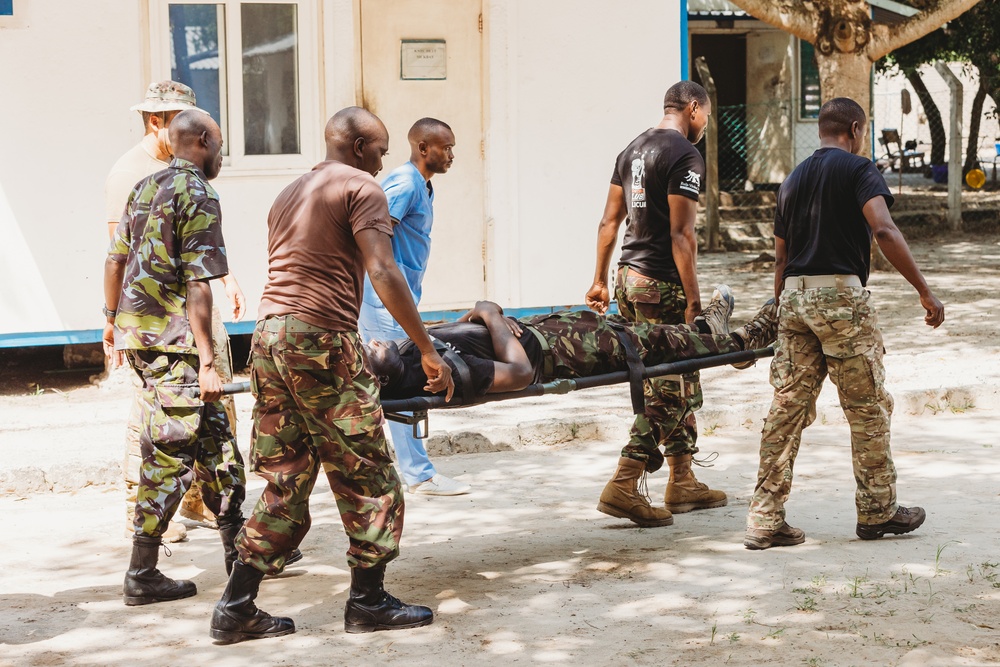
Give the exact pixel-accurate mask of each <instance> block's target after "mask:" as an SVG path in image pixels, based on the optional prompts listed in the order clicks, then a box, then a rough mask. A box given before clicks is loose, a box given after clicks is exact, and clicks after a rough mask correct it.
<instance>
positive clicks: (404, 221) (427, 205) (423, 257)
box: [358, 118, 472, 496]
mask: <svg viewBox="0 0 1000 667" xmlns="http://www.w3.org/2000/svg"><path fill="white" fill-rule="evenodd" d="M406 138H407V139H408V140H409V142H410V161H409V162H407V163H406V164H404V165H402V166H401V167H399V168H397V169H394V170H393V171H392V172H391V173H390V174H389V175H388V176H386V178H385V180H384V181H382V189H383V190H385V196H386V198H387V199H388V200H389V214H390V215H391V216H392V222H393V225H394V229H393V237H392V254H393V257H394V258H395V260H396V264H397V265H398V266H399V270H400V271H402V273H403V277H404V278H406V283H407V285H409V287H410V294H411V295H412V296H413V302H414V303H415V304H417V305H420V297H421V295H422V283H423V280H424V274H425V273H426V272H427V260H428V258H429V257H430V253H431V227H432V225H433V224H434V188H433V186H432V185H431V177H432V176H434V174H443V173H445V172H446V171H448V168H449V167H451V163H452V161H454V159H455V155H454V153H453V152H452V148H453V147H454V146H455V134H454V133H453V132H452V131H451V128H450V127H448V125H447V124H446V123H444V122H442V121H440V120H436V119H434V118H421V119H420V120H418V121H417V122H416V123H414V124H413V127H411V128H410V131H409V133H408V134H407V135H406ZM358 326H359V328H360V330H361V337H362V338H363V339H364V342H365V343H368V342H369V341H371V340H373V339H374V340H395V339H397V338H405V337H406V334H405V333H404V332H403V330H402V328H400V326H399V324H397V323H396V321H395V320H394V319H393V318H392V315H390V314H389V311H388V310H386V308H385V306H384V305H383V304H382V301H381V300H379V298H378V295H377V294H375V290H374V289H373V288H372V284H371V281H370V280H369V279H368V277H367V276H366V277H365V291H364V298H363V301H362V304H361V314H360V316H359V318H358ZM389 433H390V434H391V435H392V444H393V446H394V447H395V449H396V459H397V460H398V462H399V468H400V471H401V472H402V475H403V481H404V482H405V483H406V487H407V489H409V491H410V493H418V494H422V495H429V496H457V495H461V494H463V493H468V492H469V491H470V490H471V488H472V487H470V486H469V485H468V484H465V483H464V482H459V481H457V480H454V479H451V478H449V477H446V476H444V475H442V474H440V473H439V472H437V470H435V468H434V464H433V463H431V460H430V458H429V457H428V456H427V450H426V449H425V448H424V444H423V442H421V441H420V440H419V439H417V438H414V437H413V431H412V429H411V427H410V426H409V425H407V424H399V423H396V422H389Z"/></svg>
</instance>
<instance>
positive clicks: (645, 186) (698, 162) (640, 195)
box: [611, 128, 705, 283]
mask: <svg viewBox="0 0 1000 667" xmlns="http://www.w3.org/2000/svg"><path fill="white" fill-rule="evenodd" d="M704 178H705V160H704V159H702V157H701V154H700V153H699V152H698V150H697V149H696V148H695V147H694V146H693V145H692V144H691V142H690V141H688V140H687V137H685V136H684V135H683V134H681V133H680V132H677V131H676V130H660V129H657V128H652V129H649V130H646V131H645V132H643V133H642V134H640V135H639V136H638V137H636V138H635V140H634V141H633V142H632V143H630V144H629V145H628V148H626V149H625V150H623V151H622V152H621V154H620V155H619V156H618V159H617V160H616V161H615V171H614V174H612V176H611V183H612V185H620V186H622V189H623V190H624V191H625V204H626V206H627V207H628V220H627V222H626V223H625V225H626V226H625V241H624V242H623V243H622V256H621V261H620V262H619V266H630V267H632V268H633V269H635V270H636V271H638V272H639V273H641V274H643V275H645V276H649V277H650V278H656V279H657V280H663V281H667V282H672V283H680V275H679V274H678V273H677V266H676V265H675V264H674V255H673V252H672V248H671V243H670V206H669V205H668V204H667V195H684V196H685V197H688V198H690V199H693V200H695V201H698V193H699V191H700V190H701V183H702V181H703V180H704Z"/></svg>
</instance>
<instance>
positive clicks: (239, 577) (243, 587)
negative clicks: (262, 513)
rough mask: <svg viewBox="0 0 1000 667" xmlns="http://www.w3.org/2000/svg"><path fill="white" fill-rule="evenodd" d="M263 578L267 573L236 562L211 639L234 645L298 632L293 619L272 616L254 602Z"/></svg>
mask: <svg viewBox="0 0 1000 667" xmlns="http://www.w3.org/2000/svg"><path fill="white" fill-rule="evenodd" d="M263 578H264V573H263V572H261V571H260V570H258V569H257V568H255V567H253V566H251V565H246V564H245V563H242V562H240V561H236V562H235V563H233V573H232V574H231V575H229V584H228V585H227V586H226V590H225V592H223V594H222V599H221V600H219V603H218V604H217V605H215V612H214V613H213V614H212V631H211V635H212V639H215V640H216V641H218V642H220V643H222V644H235V643H237V642H242V641H246V640H248V639H265V638H267V637H281V636H283V635H290V634H292V633H293V632H295V622H294V621H292V619H290V618H281V617H277V616H271V615H270V614H268V613H267V612H264V611H261V610H260V609H258V608H257V605H255V604H254V603H253V601H254V598H256V597H257V590H258V589H259V588H260V582H261V580H262V579H263Z"/></svg>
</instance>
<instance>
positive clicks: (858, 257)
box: [774, 148, 893, 285]
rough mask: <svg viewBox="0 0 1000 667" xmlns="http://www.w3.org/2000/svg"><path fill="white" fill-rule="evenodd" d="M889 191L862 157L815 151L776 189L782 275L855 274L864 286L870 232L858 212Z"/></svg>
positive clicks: (888, 198) (830, 150)
mask: <svg viewBox="0 0 1000 667" xmlns="http://www.w3.org/2000/svg"><path fill="white" fill-rule="evenodd" d="M880 195H881V196H882V197H885V200H886V204H887V205H888V206H892V203H893V198H892V194H890V193H889V187H888V186H887V185H886V183H885V179H884V178H882V174H880V173H879V171H878V169H876V167H875V163H874V162H872V161H871V160H869V159H868V158H864V157H861V156H859V155H854V154H852V153H849V152H847V151H845V150H841V149H840V148H820V149H819V150H817V151H816V152H815V153H813V154H812V155H810V156H809V157H807V158H806V159H805V160H804V161H803V162H802V164H800V165H799V166H798V167H796V168H795V170H794V171H793V172H792V173H791V175H790V176H789V177H788V178H787V179H785V182H784V183H782V184H781V188H780V189H779V190H778V206H777V209H776V211H775V213H774V235H775V236H776V237H778V238H780V239H784V241H785V247H786V251H787V253H788V263H787V264H786V265H785V272H784V275H783V277H788V276H822V275H829V274H837V273H839V274H845V275H856V276H858V277H859V278H861V283H862V284H863V285H867V284H868V272H869V270H870V268H871V245H872V230H871V228H870V227H869V226H868V222H867V221H866V220H865V216H864V213H862V208H863V207H864V205H865V204H866V203H867V202H868V200H869V199H871V198H872V197H878V196H880Z"/></svg>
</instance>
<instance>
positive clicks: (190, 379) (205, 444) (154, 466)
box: [126, 350, 246, 537]
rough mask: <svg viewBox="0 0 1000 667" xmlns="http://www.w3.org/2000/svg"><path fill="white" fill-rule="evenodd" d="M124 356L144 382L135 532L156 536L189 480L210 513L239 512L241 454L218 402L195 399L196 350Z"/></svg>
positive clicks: (136, 352)
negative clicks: (197, 489) (197, 484)
mask: <svg viewBox="0 0 1000 667" xmlns="http://www.w3.org/2000/svg"><path fill="white" fill-rule="evenodd" d="M126 355H127V357H128V360H129V364H131V366H132V368H133V369H135V372H136V373H137V374H138V375H139V377H140V378H141V380H142V390H141V393H142V408H141V409H142V421H141V423H142V424H143V428H142V431H141V432H140V434H139V444H140V447H141V451H142V464H141V465H140V466H139V484H138V486H137V489H136V503H135V532H136V534H141V535H146V536H149V537H159V536H160V535H162V534H163V531H165V530H166V529H167V525H168V524H169V523H170V519H171V518H172V517H173V515H174V512H176V511H177V507H178V505H179V504H180V502H181V498H182V497H183V496H184V493H185V492H186V491H187V490H188V488H189V487H190V486H191V483H192V482H193V481H194V480H195V479H197V480H198V482H199V483H200V484H201V494H202V499H203V501H204V503H205V506H206V507H208V509H209V510H210V511H211V512H213V513H214V514H215V515H216V516H223V515H226V514H230V513H238V512H239V511H240V505H241V504H242V503H243V499H244V498H245V497H246V476H245V473H244V470H243V459H242V457H241V456H240V452H239V449H237V447H236V438H235V436H234V435H233V432H232V430H231V428H230V425H229V418H228V416H227V415H226V411H225V409H224V408H223V406H222V403H221V402H220V401H216V402H214V403H204V402H203V401H202V400H201V399H200V398H199V397H198V394H199V389H198V367H199V363H198V355H196V354H176V353H171V352H156V351H150V350H127V351H126Z"/></svg>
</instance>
